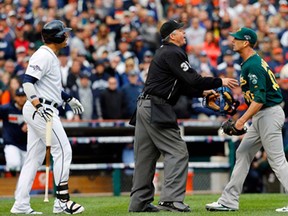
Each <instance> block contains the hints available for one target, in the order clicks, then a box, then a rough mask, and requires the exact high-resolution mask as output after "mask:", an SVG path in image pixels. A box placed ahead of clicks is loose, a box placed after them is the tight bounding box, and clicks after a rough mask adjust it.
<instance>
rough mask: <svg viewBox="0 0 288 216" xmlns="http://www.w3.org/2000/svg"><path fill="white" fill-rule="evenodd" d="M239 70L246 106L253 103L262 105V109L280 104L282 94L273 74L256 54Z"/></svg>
mask: <svg viewBox="0 0 288 216" xmlns="http://www.w3.org/2000/svg"><path fill="white" fill-rule="evenodd" d="M241 69H242V70H241V75H240V82H241V88H242V92H243V94H244V98H245V101H246V103H247V104H248V106H249V105H250V104H251V102H252V101H255V102H258V103H262V104H263V107H262V109H263V108H266V107H271V106H274V105H276V104H280V103H281V102H282V100H283V97H282V93H281V90H280V87H279V85H278V83H277V81H276V79H275V76H274V73H273V72H272V71H271V69H270V68H269V65H268V64H267V63H266V62H265V61H264V60H263V59H262V58H261V57H260V56H259V55H258V54H255V55H253V56H251V57H250V58H248V59H247V60H246V61H245V62H243V63H242V65H241Z"/></svg>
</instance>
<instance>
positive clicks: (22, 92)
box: [15, 87, 26, 96]
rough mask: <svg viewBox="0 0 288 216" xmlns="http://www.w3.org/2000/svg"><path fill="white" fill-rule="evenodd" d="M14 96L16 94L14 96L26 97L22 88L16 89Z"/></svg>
mask: <svg viewBox="0 0 288 216" xmlns="http://www.w3.org/2000/svg"><path fill="white" fill-rule="evenodd" d="M15 94H16V96H25V95H26V94H25V92H24V89H23V88H22V87H20V88H18V89H17V90H16V93H15Z"/></svg>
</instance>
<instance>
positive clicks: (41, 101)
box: [39, 98, 58, 108]
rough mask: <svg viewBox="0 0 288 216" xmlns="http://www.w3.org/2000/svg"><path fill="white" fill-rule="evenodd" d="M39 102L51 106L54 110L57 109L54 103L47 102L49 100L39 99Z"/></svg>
mask: <svg viewBox="0 0 288 216" xmlns="http://www.w3.org/2000/svg"><path fill="white" fill-rule="evenodd" d="M39 101H40V103H43V104H47V105H51V106H53V107H55V108H58V104H57V103H55V102H54V101H49V100H46V99H44V98H39Z"/></svg>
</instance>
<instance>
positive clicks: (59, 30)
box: [41, 20, 72, 44]
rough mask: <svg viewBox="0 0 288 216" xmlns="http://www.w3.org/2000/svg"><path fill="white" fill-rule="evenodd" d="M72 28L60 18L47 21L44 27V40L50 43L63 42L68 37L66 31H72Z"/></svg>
mask: <svg viewBox="0 0 288 216" xmlns="http://www.w3.org/2000/svg"><path fill="white" fill-rule="evenodd" d="M71 30H72V29H71V28H67V27H65V24H64V23H63V22H62V21H60V20H53V21H51V22H48V23H46V24H45V25H44V26H43V29H42V32H41V34H42V38H43V41H44V42H45V43H47V44H49V43H57V44H60V43H63V42H64V41H65V39H66V34H65V33H66V32H69V31H71Z"/></svg>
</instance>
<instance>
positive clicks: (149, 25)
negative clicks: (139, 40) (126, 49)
mask: <svg viewBox="0 0 288 216" xmlns="http://www.w3.org/2000/svg"><path fill="white" fill-rule="evenodd" d="M156 24H157V22H156V20H155V17H154V13H152V12H151V11H150V12H149V11H148V12H147V16H146V19H145V22H144V23H143V24H142V26H141V27H140V29H139V31H140V34H141V35H142V37H143V39H144V43H145V45H146V46H147V47H148V49H149V50H151V51H152V52H155V50H156V49H157V48H158V47H159V46H160V37H159V34H158V29H157V25H156Z"/></svg>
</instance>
